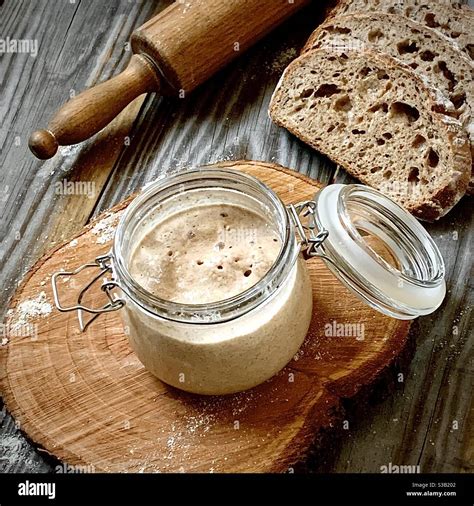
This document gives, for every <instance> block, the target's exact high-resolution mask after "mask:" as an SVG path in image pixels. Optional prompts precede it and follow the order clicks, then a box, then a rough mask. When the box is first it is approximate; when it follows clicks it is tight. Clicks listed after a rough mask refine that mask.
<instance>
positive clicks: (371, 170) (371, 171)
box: [370, 167, 382, 174]
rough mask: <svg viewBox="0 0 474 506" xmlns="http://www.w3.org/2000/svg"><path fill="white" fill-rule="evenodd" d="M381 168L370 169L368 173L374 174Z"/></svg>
mask: <svg viewBox="0 0 474 506" xmlns="http://www.w3.org/2000/svg"><path fill="white" fill-rule="evenodd" d="M381 168H382V167H372V168H371V169H370V173H371V174H375V173H376V172H378V171H379V170H380V169H381Z"/></svg>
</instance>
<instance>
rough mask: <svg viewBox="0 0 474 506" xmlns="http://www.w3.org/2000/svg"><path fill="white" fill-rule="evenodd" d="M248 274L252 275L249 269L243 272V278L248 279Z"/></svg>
mask: <svg viewBox="0 0 474 506" xmlns="http://www.w3.org/2000/svg"><path fill="white" fill-rule="evenodd" d="M250 274H252V271H251V269H247V270H246V271H245V272H244V276H245V277H246V278H248V277H249V276H250Z"/></svg>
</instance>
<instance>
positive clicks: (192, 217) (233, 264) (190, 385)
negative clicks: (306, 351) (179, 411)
mask: <svg viewBox="0 0 474 506" xmlns="http://www.w3.org/2000/svg"><path fill="white" fill-rule="evenodd" d="M281 247H282V244H281V239H280V236H279V235H278V233H277V232H276V230H275V227H274V226H272V225H271V224H269V223H268V222H267V221H266V220H265V219H264V218H263V217H261V216H260V215H258V214H256V213H255V212H253V211H251V210H248V209H245V208H244V207H240V206H238V205H231V204H225V203H222V204H209V205H200V206H194V207H190V208H189V209H185V210H180V211H178V212H176V213H175V214H171V215H169V216H167V217H166V218H165V219H163V220H162V221H155V222H154V223H153V224H152V226H149V227H148V228H147V229H146V230H145V231H144V232H143V234H142V237H139V238H138V240H137V241H136V247H135V249H134V250H133V251H132V253H131V255H130V260H129V271H130V274H131V275H132V277H133V278H134V279H135V280H136V281H137V282H138V283H139V284H140V285H141V286H142V287H144V288H145V289H146V290H147V291H149V292H151V293H152V294H154V295H156V296H157V297H159V298H160V299H165V300H168V301H172V302H175V303H180V304H210V303H214V302H218V301H222V300H225V299H228V298H230V297H233V296H234V295H238V294H240V293H242V292H244V291H245V290H247V289H248V288H250V287H252V286H253V285H255V283H257V282H258V281H259V280H260V279H262V277H263V276H264V275H265V274H266V273H267V272H268V270H269V269H270V268H271V267H272V266H273V264H274V263H275V260H276V259H277V257H278V254H279V252H280V249H281ZM132 306H133V307H132ZM311 310H312V292H311V286H310V281H309V277H308V273H307V270H306V266H305V264H304V260H302V259H301V258H299V257H298V258H297V260H296V262H295V264H294V266H293V268H292V269H291V271H290V272H289V275H288V276H287V278H286V279H285V280H284V282H283V283H282V285H281V286H280V287H279V288H278V290H277V291H276V292H275V293H273V294H272V295H271V296H269V297H267V299H266V300H264V301H263V302H262V303H261V304H260V305H258V306H257V307H256V308H254V309H252V310H251V311H249V312H247V313H245V314H243V315H241V316H238V317H236V318H234V319H232V320H230V321H226V322H220V321H219V318H218V317H217V319H212V318H211V319H210V320H209V321H208V322H207V324H203V323H192V322H191V323H183V322H177V321H173V320H167V319H164V318H161V317H158V316H156V315H152V314H151V313H149V312H146V311H144V310H142V309H141V308H138V307H137V306H136V305H135V303H134V302H133V301H132V300H129V299H127V304H126V305H125V311H124V313H125V314H124V317H125V323H126V325H128V326H129V329H130V342H131V345H132V347H133V349H134V351H135V352H136V354H137V355H138V357H139V358H140V360H141V361H142V362H143V364H144V365H145V367H146V368H147V369H148V370H150V371H151V372H153V373H154V374H155V375H156V376H157V377H159V378H160V379H162V380H163V381H165V382H166V383H168V384H171V385H174V386H176V387H178V388H181V389H184V390H187V391H190V392H196V393H202V394H224V393H231V392H236V391H240V390H244V389H247V388H251V387H253V386H255V385H257V384H259V383H261V382H262V381H264V380H266V379H268V378H269V377H271V376H272V375H274V374H275V373H276V372H278V371H279V370H280V369H282V368H283V367H284V366H285V364H286V363H287V362H288V361H289V360H290V359H291V357H292V356H293V355H294V354H295V353H296V351H297V350H298V348H299V347H300V345H301V343H302V342H303V340H304V338H305V335H306V332H307V330H308V327H309V322H310V319H311ZM214 318H215V317H214ZM210 322H211V324H210ZM289 322H292V324H291V325H288V323H289Z"/></svg>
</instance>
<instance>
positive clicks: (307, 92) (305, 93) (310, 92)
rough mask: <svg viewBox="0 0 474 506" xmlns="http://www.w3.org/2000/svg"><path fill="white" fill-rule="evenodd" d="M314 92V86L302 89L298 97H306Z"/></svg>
mask: <svg viewBox="0 0 474 506" xmlns="http://www.w3.org/2000/svg"><path fill="white" fill-rule="evenodd" d="M313 93H314V88H307V89H306V90H303V91H302V92H301V94H300V98H308V97H310V96H311V95H312V94H313Z"/></svg>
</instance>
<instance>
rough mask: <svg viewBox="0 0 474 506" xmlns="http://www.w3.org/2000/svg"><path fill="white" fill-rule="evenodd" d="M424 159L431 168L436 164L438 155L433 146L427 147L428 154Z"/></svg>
mask: <svg viewBox="0 0 474 506" xmlns="http://www.w3.org/2000/svg"><path fill="white" fill-rule="evenodd" d="M426 161H427V162H428V165H429V166H430V167H432V168H433V169H434V168H435V167H437V166H438V163H439V155H438V153H437V152H436V151H435V150H434V149H433V148H430V149H429V151H428V154H427V156H426Z"/></svg>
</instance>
